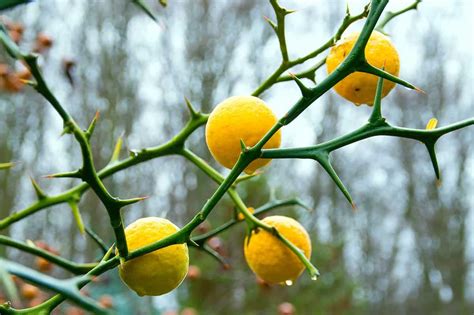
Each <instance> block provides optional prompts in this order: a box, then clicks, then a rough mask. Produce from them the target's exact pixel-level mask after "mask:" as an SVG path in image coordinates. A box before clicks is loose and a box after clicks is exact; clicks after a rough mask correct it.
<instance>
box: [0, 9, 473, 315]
mask: <svg viewBox="0 0 474 315" xmlns="http://www.w3.org/2000/svg"><path fill="white" fill-rule="evenodd" d="M281 2H282V4H284V5H285V6H287V7H289V8H292V9H293V8H294V9H297V10H298V12H297V13H295V14H293V15H291V16H290V17H289V18H288V20H287V21H288V22H287V24H288V26H287V37H288V38H289V47H290V54H291V55H293V56H296V55H297V54H303V53H305V52H309V51H311V50H312V49H314V48H316V47H318V46H319V45H321V43H323V42H325V41H326V39H327V38H328V37H329V36H330V35H331V34H332V33H333V32H334V31H335V29H336V28H337V26H338V25H339V23H340V21H341V20H342V18H343V16H344V12H345V3H344V1H330V2H325V1H313V2H312V3H302V1H296V0H294V1H289V0H288V1H281ZM392 2H393V3H390V5H389V8H388V9H397V8H400V7H403V4H404V3H405V2H406V3H410V1H400V3H398V1H397V2H396V1H392ZM149 3H150V5H151V7H152V9H153V10H155V12H157V16H158V20H159V25H156V24H155V23H154V22H153V21H151V20H150V19H149V18H148V17H147V16H145V15H144V14H143V12H141V11H139V10H138V9H137V8H136V7H135V6H133V4H131V3H129V1H113V2H110V1H99V0H93V1H78V0H69V1H60V0H51V1H36V2H34V3H33V4H29V5H28V6H22V7H19V8H17V9H15V10H12V11H9V12H7V13H6V14H5V16H4V18H5V19H7V20H12V21H16V22H20V23H22V24H23V25H24V26H25V32H24V34H23V38H22V41H21V43H22V46H23V47H25V48H27V49H31V47H32V46H33V45H34V42H35V37H36V36H37V33H38V32H43V33H44V34H47V35H48V36H51V38H52V39H53V46H52V47H51V48H50V49H48V50H47V51H45V52H44V53H43V57H42V63H43V66H44V71H45V75H46V78H47V80H48V81H49V82H50V83H51V86H52V88H53V90H54V92H55V93H56V95H57V96H58V97H59V99H60V100H62V102H63V103H64V104H65V106H66V107H67V108H68V110H70V112H71V113H72V114H73V116H74V117H75V118H76V119H77V121H78V122H80V123H81V124H82V126H86V125H87V124H88V123H89V121H90V120H91V119H92V117H93V116H94V113H95V112H96V110H99V111H100V115H101V118H100V121H99V124H98V125H97V129H96V133H95V135H94V137H93V143H92V145H93V149H94V156H95V159H96V160H95V162H96V165H97V166H98V167H99V168H100V167H102V166H104V165H105V164H106V163H107V161H108V160H109V159H110V156H111V153H112V150H113V146H114V142H115V141H116V140H117V138H118V137H119V136H120V135H121V134H123V135H124V139H125V147H126V149H139V148H142V147H145V146H152V145H157V144H160V143H161V142H164V141H166V140H167V139H169V138H171V137H172V136H173V135H174V134H175V133H176V132H177V131H178V130H180V129H181V127H182V126H183V124H184V122H185V120H186V119H187V111H186V110H185V106H184V97H185V96H186V97H188V98H189V99H190V100H191V101H192V102H193V103H194V104H195V106H196V107H198V108H200V109H202V110H203V111H204V112H210V111H211V110H212V108H213V107H214V106H215V105H216V104H217V103H218V102H219V101H221V100H222V99H224V98H226V97H228V96H229V95H235V94H250V93H251V92H252V90H253V89H255V88H256V87H257V86H258V85H259V84H260V83H261V82H262V80H263V79H264V78H265V77H266V76H267V75H269V74H270V73H271V70H272V69H274V68H275V67H277V65H278V62H279V60H280V54H279V50H278V44H277V40H276V38H275V36H274V34H273V32H272V31H271V29H270V27H269V26H268V24H266V23H265V21H264V20H263V18H262V17H263V16H272V9H271V6H270V5H269V4H268V3H267V2H266V1H251V0H248V1H247V0H245V1H244V0H239V1H231V0H212V1H211V0H199V1H185V0H180V1H170V4H169V6H168V7H167V8H166V9H163V8H161V7H159V6H158V4H157V3H156V1H155V2H152V1H150V2H149ZM364 4H365V2H364V1H351V2H350V7H351V11H353V12H359V11H360V10H361V9H362V7H363V5H364ZM419 8H420V9H419V10H418V11H413V12H410V13H407V14H405V15H403V16H401V17H399V18H397V19H395V20H394V21H392V22H391V24H390V25H389V26H388V28H387V31H388V32H389V33H390V35H391V36H392V40H393V41H394V43H395V45H396V46H397V47H398V49H399V53H400V57H401V65H402V69H401V76H402V77H403V78H405V79H407V80H408V81H410V82H413V83H415V84H416V85H417V86H421V87H422V88H423V89H424V90H425V91H426V92H427V94H426V95H421V94H416V93H414V92H412V91H408V90H405V89H403V88H401V87H397V88H396V89H395V90H394V91H393V92H392V93H391V94H390V96H388V97H387V98H385V99H384V102H383V104H384V108H383V110H384V113H385V115H386V116H387V117H388V118H389V119H390V120H391V121H392V122H393V123H396V124H398V125H402V126H408V127H417V128H422V127H424V125H425V124H426V122H427V121H428V120H429V119H430V118H432V117H436V118H438V119H439V121H440V125H443V124H447V123H450V122H454V121H456V120H461V119H463V118H466V117H469V116H472V113H473V111H474V110H473V109H474V106H473V99H474V97H473V91H474V89H473V88H474V86H473V84H472V82H473V79H474V71H473V70H474V69H473V64H472V51H473V50H474V43H473V42H472V41H467V40H466V39H465V38H464V36H465V35H466V34H465V33H464V32H469V30H472V29H473V24H472V23H473V22H472V19H471V17H470V15H469V12H472V9H473V3H472V2H471V1H470V0H460V1H453V2H452V3H451V2H450V3H446V2H442V1H426V2H423V3H422V4H421V5H420V6H419ZM361 23H362V22H359V23H356V24H355V25H354V27H353V28H351V29H355V30H356V29H358V28H360V27H361V25H362V24H361ZM0 58H1V59H0V62H1V63H8V64H9V66H10V67H12V68H17V69H21V65H18V64H12V63H11V60H10V59H9V58H7V56H6V55H1V56H0ZM65 61H69V62H71V61H72V62H74V66H73V67H72V68H71V71H70V74H71V77H72V81H71V80H68V79H67V77H66V76H65V74H64V65H65ZM70 64H71V63H70ZM304 68H305V67H303V68H301V69H304ZM324 75H325V70H321V71H320V72H318V73H317V80H319V79H320V77H321V76H324ZM298 97H299V94H298V91H297V88H296V87H295V86H294V83H283V84H279V85H276V86H275V87H273V88H272V89H270V90H269V91H267V92H265V93H264V94H263V95H262V98H263V99H265V100H266V101H267V102H268V103H269V104H270V106H271V107H272V108H273V109H274V110H275V111H276V112H277V113H278V114H279V115H282V114H284V113H285V111H286V109H288V108H289V106H290V105H291V104H293V103H294V101H295V100H297V98H298ZM369 113H370V109H369V108H368V107H360V108H357V107H355V106H353V105H351V104H349V103H347V102H346V101H345V100H343V99H342V98H340V97H338V96H337V95H335V94H334V93H333V92H329V93H327V94H326V95H325V96H323V97H322V98H321V99H319V100H318V101H317V102H316V103H315V104H314V105H312V107H311V108H310V109H309V110H308V111H307V113H306V114H305V115H303V116H302V117H301V118H299V119H298V120H296V121H295V122H294V123H293V124H292V125H290V126H289V127H286V128H285V129H283V135H284V136H283V141H284V142H283V146H299V145H310V144H314V143H317V142H321V141H324V140H328V139H330V138H333V137H335V136H337V135H340V134H342V133H344V132H347V131H350V130H352V129H355V128H356V127H358V126H359V125H361V124H362V122H363V121H365V120H366V119H367V118H368V115H369ZM61 130H62V126H61V121H60V120H59V119H58V117H57V115H56V113H54V112H53V110H52V109H51V108H50V106H49V105H48V104H46V102H45V101H44V100H43V99H42V98H41V97H40V96H38V95H37V94H36V93H35V92H34V91H33V90H32V89H31V88H25V89H24V91H22V92H21V93H13V94H12V93H2V94H1V98H0V161H2V162H3V161H9V160H14V161H19V162H20V163H19V164H18V165H17V166H16V167H15V168H13V169H11V170H8V171H3V172H1V173H0V218H3V217H6V216H7V215H8V214H9V213H11V212H13V211H15V210H18V209H22V208H24V207H26V206H27V205H28V204H30V203H31V202H32V201H33V200H34V191H33V188H32V186H31V183H30V179H29V176H31V177H33V178H35V179H36V180H37V181H38V182H39V183H40V184H41V186H42V187H43V188H44V189H45V190H46V191H47V192H48V193H51V194H53V193H58V192H61V191H63V190H65V189H67V188H70V187H72V186H73V185H74V184H77V181H74V180H68V179H64V180H61V179H55V180H48V179H43V178H42V177H41V176H43V175H45V174H51V173H55V172H60V171H65V170H71V169H74V168H76V167H77V166H78V165H79V163H80V161H81V160H80V153H79V149H78V146H77V144H76V143H74V141H73V139H72V137H69V136H63V137H60V136H59V135H60V132H61ZM303 134H304V135H305V136H304V137H301V135H303ZM203 136H204V129H201V130H199V131H198V132H196V133H195V134H194V135H193V136H192V137H191V139H190V141H189V142H188V145H189V146H190V147H191V148H192V149H193V150H194V151H195V152H197V153H198V154H199V155H200V156H202V157H204V158H205V159H206V160H208V161H211V162H212V165H213V166H215V167H218V166H217V164H216V163H214V161H213V160H212V158H211V156H210V154H209V152H208V151H207V147H206V145H205V141H204V137H203ZM437 149H438V150H439V161H440V166H441V169H442V185H441V186H440V187H439V188H438V187H437V186H436V185H435V180H434V175H433V173H432V167H431V165H430V162H429V158H428V155H427V153H426V150H425V148H424V147H422V145H420V144H417V143H414V142H411V141H409V140H400V139H391V138H376V139H370V140H366V141H363V142H362V143H357V144H354V145H352V146H350V147H349V148H345V149H343V150H341V151H340V152H339V151H338V152H337V154H335V161H334V164H335V167H336V169H337V170H338V171H339V173H340V175H341V177H342V178H343V180H344V182H345V184H346V185H347V186H348V187H349V189H350V190H351V192H352V195H353V197H354V198H355V200H356V202H357V205H358V210H357V211H356V212H352V211H351V209H350V206H348V204H347V201H346V200H345V199H344V197H343V196H342V194H341V193H340V192H339V191H338V190H337V188H336V187H335V185H334V184H333V182H332V181H331V180H330V179H329V177H328V176H327V175H326V174H325V173H324V172H321V169H320V167H319V166H318V165H316V164H315V163H314V162H310V161H296V160H291V161H290V160H288V161H286V160H285V161H273V162H272V165H271V166H270V167H269V168H267V169H266V171H265V173H264V174H263V175H261V176H259V177H258V178H255V179H253V180H251V181H249V182H248V183H246V184H245V185H243V189H242V192H241V193H242V196H243V197H244V200H245V201H246V203H247V204H248V205H249V206H253V207H258V206H259V205H261V204H263V203H265V202H267V201H268V200H269V199H271V198H279V199H282V198H288V197H294V196H298V197H300V198H302V199H303V200H304V201H305V202H306V203H308V204H309V205H310V206H311V208H312V209H313V210H312V211H310V212H306V211H305V210H301V209H296V208H289V209H285V210H279V211H278V213H284V214H287V215H291V216H294V217H297V218H299V220H300V221H301V222H302V223H303V224H304V225H305V226H306V227H307V229H308V231H309V232H310V235H311V237H312V240H313V257H312V258H313V259H312V260H313V261H314V262H315V264H316V265H317V266H318V267H319V269H320V271H321V272H322V277H321V278H320V280H319V281H317V282H313V281H311V280H310V279H308V277H305V276H304V275H303V276H302V277H301V278H300V280H299V281H298V282H297V283H295V284H294V285H293V286H291V287H268V286H267V285H265V284H262V283H258V282H257V281H256V279H255V277H254V276H253V274H252V273H251V271H250V270H249V268H248V267H247V266H246V264H245V262H244V259H243V253H242V246H243V238H244V235H245V229H244V227H243V226H239V227H235V228H233V229H232V230H230V231H228V232H227V233H225V234H224V235H222V237H221V238H220V239H215V240H213V244H212V246H214V247H215V248H216V249H217V250H219V251H221V252H222V253H223V254H224V255H225V256H226V257H227V259H228V260H229V262H230V264H231V269H230V270H224V269H223V268H222V267H221V266H220V265H219V264H218V263H217V262H216V261H215V260H213V259H212V258H210V257H208V256H205V254H203V253H201V252H197V251H195V250H192V252H191V263H192V264H193V265H195V266H197V267H198V268H199V269H200V274H198V273H196V274H197V276H196V277H190V279H188V280H186V281H185V283H184V284H183V285H182V286H181V287H180V288H179V289H178V290H177V291H175V292H173V293H170V294H168V295H166V296H163V297H159V298H153V299H151V298H138V297H137V296H135V295H134V293H133V292H131V291H129V290H128V289H127V288H126V287H125V286H124V285H123V284H122V283H121V282H120V280H119V279H118V277H117V274H116V271H115V270H113V271H111V272H108V273H107V274H106V275H105V276H104V277H102V278H101V280H100V281H99V282H98V283H96V284H93V285H91V286H90V288H89V289H88V290H89V294H91V295H93V296H95V297H99V296H101V295H103V294H105V293H107V294H109V295H113V302H114V307H115V308H116V309H117V310H119V313H120V314H164V312H166V311H168V312H169V313H168V314H172V313H171V311H180V310H182V309H185V308H187V311H188V312H191V309H190V308H192V309H193V310H195V311H196V312H197V314H249V315H250V314H278V305H280V304H281V303H283V302H289V303H292V304H293V305H294V306H295V308H296V314H302V315H304V314H472V313H473V312H474V290H473V288H474V236H473V235H474V233H473V228H472V227H473V223H474V212H473V210H474V199H473V196H472V191H474V165H473V161H474V157H473V152H474V141H473V133H472V130H470V129H464V130H461V131H458V132H456V133H454V134H451V135H449V136H447V137H445V138H443V139H442V140H441V141H440V143H439V145H438V147H437ZM122 154H123V155H122V156H125V155H126V154H128V153H127V152H126V150H125V149H124V150H123V152H122ZM222 171H223V172H225V170H222ZM105 183H106V185H107V187H108V188H109V189H110V190H111V192H112V193H114V194H117V195H119V196H123V197H129V196H136V195H148V196H150V198H149V199H148V200H147V201H146V202H143V203H140V204H137V205H133V206H131V207H129V208H127V209H126V210H125V215H126V216H125V217H126V222H127V223H130V222H132V221H133V220H135V219H137V218H139V217H142V216H152V215H153V216H166V217H167V218H169V219H170V220H172V221H173V222H176V223H177V224H178V225H183V224H184V223H185V222H187V221H188V220H189V219H190V218H192V216H193V214H194V213H195V212H196V211H197V210H198V209H200V207H201V206H202V204H203V203H204V202H205V200H206V199H207V198H208V197H209V196H210V195H211V193H212V192H213V190H214V189H215V188H216V185H215V183H214V182H212V181H211V180H210V179H209V178H207V177H206V176H205V175H203V174H202V173H200V172H199V171H198V170H197V169H196V168H195V167H194V166H193V165H190V164H189V163H186V162H185V161H184V160H183V159H182V158H181V157H164V158H160V159H157V160H153V161H150V162H147V163H146V164H142V165H139V166H137V167H134V168H132V169H128V170H126V171H124V172H121V173H118V174H116V175H114V176H113V177H112V178H109V179H107V180H106V181H105ZM80 209H81V211H82V215H83V218H84V220H85V223H86V225H87V226H90V227H92V228H93V229H94V230H95V231H97V232H98V234H100V236H101V237H103V238H104V239H105V240H107V241H108V243H111V242H112V231H111V229H110V228H109V225H108V217H107V216H106V215H105V213H106V212H105V209H104V208H103V207H102V205H101V203H100V201H99V200H98V199H97V197H95V196H94V194H93V193H91V192H88V193H86V194H85V196H84V197H83V198H82V200H81V203H80ZM233 215H234V212H233V208H232V204H231V202H229V200H227V199H225V198H224V200H223V201H222V202H221V203H220V204H219V206H218V208H217V209H216V210H215V211H214V212H213V215H212V216H211V218H210V221H209V222H208V223H209V225H210V226H216V225H218V224H220V223H222V222H224V221H226V220H228V219H229V218H231V217H232V216H233ZM3 233H5V234H8V235H12V236H14V238H16V239H20V240H27V239H30V240H44V241H45V242H46V243H47V244H49V245H50V246H52V247H54V248H56V249H58V250H59V252H60V253H61V254H62V255H63V256H65V257H68V258H70V259H73V260H76V261H84V262H87V261H91V260H92V259H95V258H96V256H97V255H98V254H99V253H98V250H97V248H96V245H95V244H94V243H93V242H91V241H90V239H88V238H85V237H83V236H81V235H80V234H79V233H78V230H77V227H76V225H75V222H74V220H73V217H72V215H71V210H70V209H69V208H68V206H67V205H60V206H56V207H52V208H49V209H47V210H44V211H41V212H38V213H36V214H34V215H33V216H31V217H29V218H28V219H26V220H24V221H21V222H18V223H15V224H14V225H12V226H11V227H10V228H9V229H7V230H3V231H2V234H3ZM0 253H1V254H2V255H6V256H8V257H9V258H10V259H13V260H18V261H21V262H22V263H25V264H27V265H30V266H34V265H35V259H34V257H33V256H30V255H26V254H21V253H19V252H18V251H16V250H11V249H5V248H4V247H0ZM194 271H196V270H194ZM53 274H54V275H55V276H58V277H66V276H68V275H67V274H66V273H65V272H64V271H62V270H60V269H59V268H56V269H54V270H53ZM2 290H3V288H1V287H0V293H1V295H4V294H5V292H4V291H2ZM17 303H19V304H21V303H24V305H25V306H26V305H27V302H26V301H17ZM280 311H281V310H280ZM63 312H67V307H63V308H62V309H61V310H60V313H63ZM189 314H192V313H189Z"/></svg>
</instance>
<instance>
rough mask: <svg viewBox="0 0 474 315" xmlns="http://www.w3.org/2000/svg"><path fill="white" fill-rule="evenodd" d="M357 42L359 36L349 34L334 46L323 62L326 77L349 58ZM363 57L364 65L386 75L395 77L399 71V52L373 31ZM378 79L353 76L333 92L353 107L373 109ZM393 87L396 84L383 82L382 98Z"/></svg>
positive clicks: (363, 74)
mask: <svg viewBox="0 0 474 315" xmlns="http://www.w3.org/2000/svg"><path fill="white" fill-rule="evenodd" d="M357 38H359V32H355V33H351V34H349V35H347V36H346V37H344V38H343V39H342V40H340V41H339V42H337V43H336V45H335V46H334V47H333V48H332V49H331V51H330V52H329V55H328V57H327V59H326V66H327V70H328V73H331V72H333V71H334V69H336V68H337V66H339V64H340V63H342V61H344V59H345V58H346V56H347V55H349V52H350V51H351V50H352V47H354V44H355V42H356V40H357ZM365 57H366V59H367V62H368V63H369V64H371V65H372V66H374V67H377V68H382V67H384V69H385V71H387V72H389V73H390V74H393V75H395V76H398V72H399V70H400V59H399V58H398V52H397V50H396V49H395V47H394V46H393V45H392V43H391V41H390V39H389V38H388V37H387V36H385V35H383V34H382V33H379V32H377V31H374V32H373V33H372V34H371V35H370V38H369V41H368V42H367V46H366V47H365ZM377 80H378V77H377V76H375V75H373V74H368V73H364V72H354V73H351V74H349V75H348V76H347V77H345V78H344V79H342V80H341V81H339V82H338V83H337V84H336V85H335V86H334V89H335V90H336V92H337V93H338V94H339V95H341V96H342V97H344V98H345V99H347V100H348V101H351V102H353V103H355V104H356V105H360V104H367V105H372V103H373V102H374V97H375V90H376V89H377ZM394 86H395V83H393V82H391V81H388V80H385V81H384V83H383V90H382V97H385V96H386V95H387V94H388V93H389V92H390V91H391V90H392V89H393V87H394Z"/></svg>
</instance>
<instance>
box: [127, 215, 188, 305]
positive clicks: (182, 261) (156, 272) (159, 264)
mask: <svg viewBox="0 0 474 315" xmlns="http://www.w3.org/2000/svg"><path fill="white" fill-rule="evenodd" d="M178 230H179V228H178V227H177V226H176V225H174V224H173V223H171V222H170V221H168V220H166V219H163V218H156V217H147V218H141V219H138V220H137V221H135V222H133V223H132V224H130V225H129V226H127V228H126V229H125V236H126V238H127V245H128V249H129V251H134V250H137V249H140V248H141V247H144V246H146V245H149V244H151V243H153V242H156V241H159V240H161V239H163V238H165V237H167V236H169V235H171V234H174V233H175V232H177V231H178ZM188 267H189V254H188V247H187V245H186V244H178V245H172V246H168V247H164V248H160V249H158V250H155V251H154V252H151V253H149V254H146V255H143V256H140V257H137V258H134V259H132V260H129V261H126V262H124V263H122V264H121V265H120V266H119V274H120V278H122V280H123V282H125V284H126V285H127V286H128V287H129V288H130V289H132V290H134V291H135V292H136V293H137V294H138V295H140V296H144V295H162V294H165V293H168V292H170V291H172V290H173V289H175V288H177V287H178V286H179V285H180V284H181V282H182V281H183V280H184V278H185V277H186V274H187V272H188Z"/></svg>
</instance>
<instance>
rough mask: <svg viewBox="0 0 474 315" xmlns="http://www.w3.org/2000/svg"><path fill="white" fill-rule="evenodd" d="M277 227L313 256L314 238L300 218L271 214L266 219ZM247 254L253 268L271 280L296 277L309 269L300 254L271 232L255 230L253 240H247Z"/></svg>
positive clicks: (294, 278)
mask: <svg viewBox="0 0 474 315" xmlns="http://www.w3.org/2000/svg"><path fill="white" fill-rule="evenodd" d="M262 221H263V222H264V223H266V224H268V225H270V226H273V227H275V228H276V229H277V230H278V231H279V232H280V233H281V234H282V235H283V236H284V237H285V238H286V239H288V240H289V241H290V242H291V243H293V245H295V246H296V247H298V248H299V249H301V250H302V251H303V252H304V254H305V256H306V257H307V258H309V257H310V256H311V239H310V238H309V235H308V232H306V230H305V229H304V227H303V226H302V225H301V224H299V223H298V222H297V221H296V220H294V219H292V218H289V217H285V216H278V215H275V216H270V217H266V218H265V219H263V220H262ZM244 255H245V259H246V260H247V264H248V265H249V267H250V269H252V271H253V272H254V273H255V274H256V275H257V276H258V277H260V278H261V279H262V280H264V281H265V282H267V283H269V284H275V283H283V282H285V281H288V280H290V281H295V280H296V279H297V278H298V277H299V276H300V275H301V273H302V272H303V270H304V269H305V267H304V265H303V264H302V263H301V261H300V260H299V259H298V257H297V256H296V255H295V254H294V253H293V252H292V251H291V250H290V249H289V248H288V247H287V246H286V245H285V244H283V242H282V241H280V240H279V239H278V238H277V237H276V236H274V235H272V234H271V233H270V232H267V231H265V230H262V229H259V230H258V232H256V231H253V232H252V236H251V238H250V242H248V244H247V238H246V239H245V243H244Z"/></svg>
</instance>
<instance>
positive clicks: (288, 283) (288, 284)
mask: <svg viewBox="0 0 474 315" xmlns="http://www.w3.org/2000/svg"><path fill="white" fill-rule="evenodd" d="M285 284H286V285H287V286H289V287H290V286H292V285H293V281H291V280H286V281H285Z"/></svg>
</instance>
